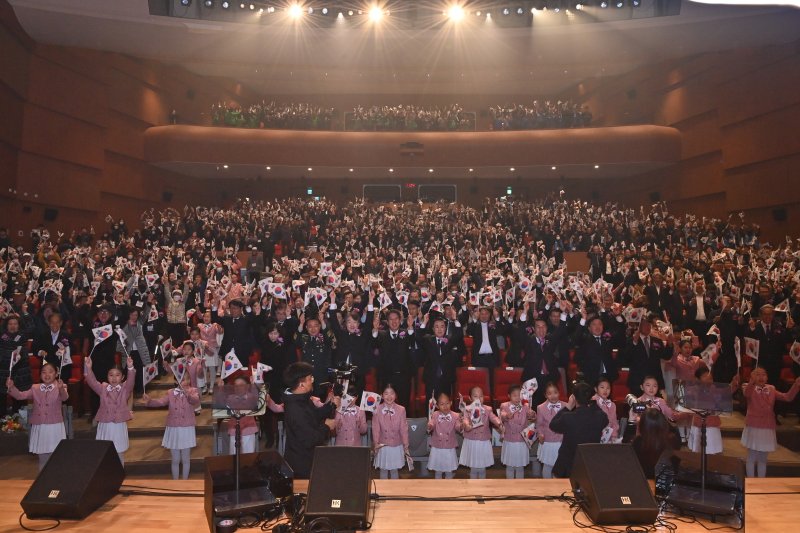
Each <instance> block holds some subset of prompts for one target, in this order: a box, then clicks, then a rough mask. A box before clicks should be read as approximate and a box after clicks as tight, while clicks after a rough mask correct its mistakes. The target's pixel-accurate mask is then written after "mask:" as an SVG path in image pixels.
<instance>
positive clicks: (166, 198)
mask: <svg viewBox="0 0 800 533" xmlns="http://www.w3.org/2000/svg"><path fill="white" fill-rule="evenodd" d="M161 201H162V202H166V203H169V202H171V201H172V191H164V192H162V193H161Z"/></svg>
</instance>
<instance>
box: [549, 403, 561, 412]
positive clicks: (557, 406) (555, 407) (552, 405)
mask: <svg viewBox="0 0 800 533" xmlns="http://www.w3.org/2000/svg"><path fill="white" fill-rule="evenodd" d="M547 408H548V409H550V410H551V411H558V410H559V409H561V404H560V403H548V404H547Z"/></svg>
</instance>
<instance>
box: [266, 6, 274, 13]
mask: <svg viewBox="0 0 800 533" xmlns="http://www.w3.org/2000/svg"><path fill="white" fill-rule="evenodd" d="M267 13H275V6H269V7H268V8H267Z"/></svg>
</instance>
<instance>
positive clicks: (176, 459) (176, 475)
mask: <svg viewBox="0 0 800 533" xmlns="http://www.w3.org/2000/svg"><path fill="white" fill-rule="evenodd" d="M169 454H170V457H171V458H172V462H171V463H170V469H171V470H172V479H180V472H181V470H180V469H181V451H180V450H170V451H169Z"/></svg>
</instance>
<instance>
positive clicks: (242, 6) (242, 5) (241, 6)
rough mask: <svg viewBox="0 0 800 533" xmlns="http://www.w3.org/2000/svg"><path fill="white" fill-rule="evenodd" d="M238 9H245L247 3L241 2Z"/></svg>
mask: <svg viewBox="0 0 800 533" xmlns="http://www.w3.org/2000/svg"><path fill="white" fill-rule="evenodd" d="M239 9H247V4H245V3H244V2H242V3H241V4H239Z"/></svg>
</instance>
